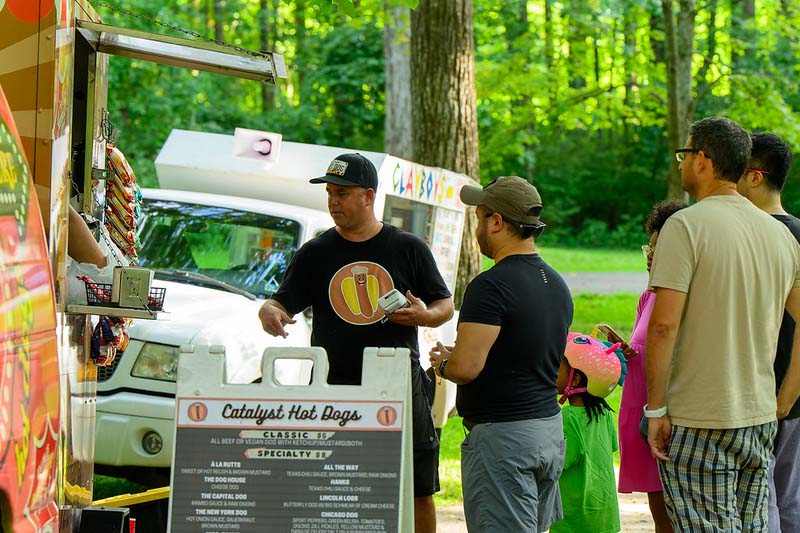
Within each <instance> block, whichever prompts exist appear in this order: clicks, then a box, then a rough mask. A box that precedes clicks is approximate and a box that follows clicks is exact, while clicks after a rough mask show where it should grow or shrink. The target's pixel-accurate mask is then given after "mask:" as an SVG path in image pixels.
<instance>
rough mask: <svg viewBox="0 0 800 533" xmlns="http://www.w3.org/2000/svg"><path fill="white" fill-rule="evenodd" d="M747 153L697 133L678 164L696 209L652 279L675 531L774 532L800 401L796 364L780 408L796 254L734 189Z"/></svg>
mask: <svg viewBox="0 0 800 533" xmlns="http://www.w3.org/2000/svg"><path fill="white" fill-rule="evenodd" d="M750 149H751V141H750V136H749V135H748V134H747V132H745V131H744V130H743V129H742V128H741V126H739V125H738V124H736V123H735V122H733V121H731V120H728V119H723V118H709V119H705V120H701V121H699V122H696V123H694V124H693V125H692V127H691V129H690V132H689V138H688V140H687V142H686V147H685V148H682V149H680V150H677V151H676V156H677V157H678V160H679V161H680V162H681V179H682V184H683V188H684V190H685V191H687V192H688V193H689V194H691V195H692V196H694V197H695V198H696V199H697V203H696V204H695V205H693V206H691V207H689V208H686V209H683V210H681V211H679V212H678V213H676V214H674V215H673V216H672V217H670V219H669V220H668V221H667V223H666V224H665V226H664V228H663V230H662V231H661V232H660V233H659V238H658V247H657V248H656V253H655V256H654V258H653V266H652V269H651V272H650V282H649V285H650V288H651V289H653V290H655V291H656V300H655V304H654V308H653V314H652V316H651V319H650V324H649V327H648V338H647V351H646V353H647V363H646V364H647V383H648V395H647V399H648V405H647V406H645V416H647V417H648V418H649V438H648V442H649V443H650V446H651V450H652V452H653V455H654V456H655V457H657V458H658V459H660V460H661V461H660V462H659V467H660V473H661V478H662V482H663V483H664V496H665V500H666V503H667V510H668V512H669V515H670V518H671V520H672V522H673V525H674V526H675V527H676V529H677V530H679V531H710V530H714V531H717V530H721V531H767V479H768V477H767V467H768V464H769V457H770V453H771V451H772V446H773V440H774V437H775V431H776V426H777V423H776V412H777V416H784V415H785V414H786V412H787V411H788V409H789V407H791V405H792V404H793V403H794V401H795V399H796V398H797V396H798V392H800V364H798V365H795V366H794V368H790V369H789V372H788V374H787V377H786V379H785V380H784V383H783V386H782V387H781V390H780V393H779V394H778V400H777V405H776V398H775V375H774V371H773V360H774V356H775V349H776V345H777V339H778V331H779V328H780V324H781V319H782V317H783V309H784V306H785V307H786V309H787V310H788V311H789V313H790V314H792V316H793V317H795V319H797V318H800V250H798V245H797V242H796V241H795V239H794V237H792V235H791V234H790V233H789V231H788V230H787V229H786V227H785V226H784V225H783V224H781V223H780V222H778V221H777V220H775V219H773V218H772V217H770V216H769V215H768V214H766V213H764V212H763V211H761V210H760V209H758V208H757V207H755V206H753V205H752V204H751V203H750V202H749V201H748V200H747V199H745V198H743V197H742V196H740V195H739V194H738V192H737V190H736V183H737V181H738V180H739V177H740V176H741V175H742V173H743V171H744V168H745V165H746V164H747V161H748V159H749V157H750ZM797 359H798V358H794V360H793V364H794V362H795V361H796V360H797Z"/></svg>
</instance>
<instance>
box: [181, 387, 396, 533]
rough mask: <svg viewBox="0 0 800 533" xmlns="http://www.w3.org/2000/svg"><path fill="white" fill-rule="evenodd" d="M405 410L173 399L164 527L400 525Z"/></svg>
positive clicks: (301, 532) (284, 532)
mask: <svg viewBox="0 0 800 533" xmlns="http://www.w3.org/2000/svg"><path fill="white" fill-rule="evenodd" d="M402 410H403V403H402V402H400V401H356V400H342V401H339V400H334V401H330V400H305V399H303V400H284V401H281V400H267V401H265V400H263V399H248V398H236V399H220V398H211V399H210V398H191V397H190V398H178V414H177V420H176V422H177V430H176V441H175V459H174V463H173V480H172V496H171V513H170V531H171V532H172V533H182V532H186V533H189V532H192V533H195V532H206V533H243V532H259V533H261V532H272V531H274V532H281V533H313V532H317V531H325V532H337V531H339V532H345V531H346V532H352V531H373V532H381V531H387V532H388V531H397V530H398V527H399V524H398V518H399V513H400V500H401V490H400V488H401V487H400V485H401V478H402V475H401V471H402V468H403V467H402V465H401V458H402V453H401V452H402V450H401V448H402V441H403V436H402V421H403V412H402Z"/></svg>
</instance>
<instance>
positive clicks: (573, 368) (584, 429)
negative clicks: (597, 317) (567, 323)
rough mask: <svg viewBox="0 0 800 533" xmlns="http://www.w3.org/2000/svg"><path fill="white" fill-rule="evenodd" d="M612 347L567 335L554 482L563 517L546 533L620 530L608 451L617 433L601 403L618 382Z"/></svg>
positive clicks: (618, 363) (619, 364) (620, 368)
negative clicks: (559, 467) (562, 451)
mask: <svg viewBox="0 0 800 533" xmlns="http://www.w3.org/2000/svg"><path fill="white" fill-rule="evenodd" d="M617 347H618V345H614V346H611V347H608V346H607V345H605V344H603V343H601V342H600V341H598V340H596V339H594V338H592V337H589V336H587V335H582V334H580V333H570V334H569V336H568V337H567V348H566V350H565V353H564V359H563V360H562V361H561V367H560V368H559V372H558V382H557V386H558V392H559V393H560V394H562V397H561V400H560V403H564V402H565V401H566V400H569V405H568V406H565V407H564V408H563V409H562V411H561V412H562V416H563V421H564V437H565V438H566V440H567V452H566V455H565V457H564V471H563V473H562V474H561V479H560V480H559V488H560V489H561V501H562V506H563V508H564V518H563V519H562V520H560V521H558V522H556V523H555V524H553V526H552V527H551V528H550V531H551V532H552V533H570V532H581V533H585V532H587V531H591V532H593V533H618V532H619V531H620V521H619V503H618V501H617V483H616V478H615V477H614V452H616V451H617V450H618V444H617V430H616V428H615V427H614V419H613V417H612V416H611V407H609V405H608V404H607V403H606V401H605V400H604V398H605V397H606V396H608V395H609V394H610V393H611V391H613V390H614V388H615V387H616V386H617V384H618V383H619V382H620V381H621V380H622V376H623V375H624V363H623V360H624V359H623V358H622V357H621V356H620V355H619V354H618V353H617V352H616V349H617Z"/></svg>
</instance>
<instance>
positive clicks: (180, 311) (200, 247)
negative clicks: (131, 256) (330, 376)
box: [95, 189, 333, 473]
mask: <svg viewBox="0 0 800 533" xmlns="http://www.w3.org/2000/svg"><path fill="white" fill-rule="evenodd" d="M142 192H143V196H144V199H143V202H142V218H141V220H140V222H139V228H138V229H139V239H140V241H141V243H142V248H141V250H140V252H139V257H140V263H139V264H140V265H141V266H143V267H147V268H150V269H153V270H155V272H156V274H155V281H154V285H155V286H160V287H166V289H167V291H166V303H165V312H163V313H160V314H159V317H158V320H141V319H136V320H134V322H133V325H132V326H131V327H130V328H129V333H130V337H131V340H130V343H129V345H128V347H127V349H126V350H125V351H124V352H121V353H120V354H118V355H117V357H116V359H115V360H114V362H113V364H112V365H111V366H109V367H98V377H97V423H96V443H95V463H96V465H97V471H98V472H101V473H102V472H107V473H114V472H113V469H111V468H107V467H113V466H126V467H129V466H142V467H168V466H169V465H170V462H171V458H172V444H173V443H172V438H173V425H174V417H175V401H174V398H175V388H176V386H175V378H176V372H177V368H178V348H179V346H180V345H182V344H209V345H213V344H219V345H223V346H225V352H226V361H227V366H226V379H227V381H229V382H231V383H250V382H252V381H253V380H255V379H257V378H259V377H260V375H261V368H260V364H261V356H262V354H263V352H264V348H266V347H267V346H298V345H304V344H305V345H308V343H309V340H310V336H311V329H310V322H309V321H308V320H303V319H302V317H298V318H300V320H297V322H296V323H295V324H293V325H290V326H288V327H287V329H288V331H289V333H290V335H289V338H287V339H283V338H280V337H278V338H275V337H272V336H270V335H268V334H267V333H265V332H264V331H263V330H262V329H261V323H260V322H259V320H258V309H259V308H260V307H261V304H262V303H263V302H264V300H266V299H267V298H268V297H269V296H270V295H271V294H272V293H273V292H274V291H275V290H276V289H277V288H278V285H279V283H280V280H281V279H282V276H283V273H284V271H285V269H286V266H287V265H288V263H289V261H290V259H291V257H292V254H293V252H294V251H295V250H297V249H298V248H299V247H300V246H301V245H302V244H303V243H305V242H306V241H308V240H309V239H311V238H313V237H314V236H316V235H317V234H318V233H320V232H321V231H324V230H326V229H327V228H329V227H331V226H332V225H333V221H332V220H331V218H330V215H329V214H328V213H327V212H326V211H319V210H313V209H307V208H298V207H294V206H286V205H282V204H276V203H273V202H267V201H263V200H248V199H245V198H237V197H232V196H221V195H213V194H203V193H194V192H186V191H170V190H160V189H144V190H143V191H142ZM309 375H310V363H308V362H303V361H288V360H287V361H280V362H279V363H278V365H276V368H275V377H276V378H277V379H278V380H279V381H280V382H282V383H308V376H309Z"/></svg>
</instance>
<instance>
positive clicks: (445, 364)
mask: <svg viewBox="0 0 800 533" xmlns="http://www.w3.org/2000/svg"><path fill="white" fill-rule="evenodd" d="M446 366H447V359H442V362H441V363H439V376H441V377H445V376H444V367H446Z"/></svg>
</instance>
